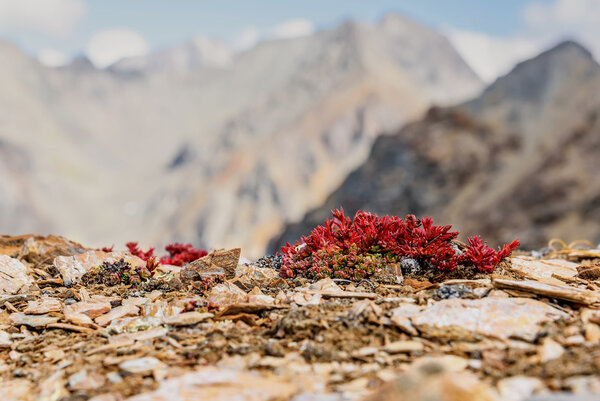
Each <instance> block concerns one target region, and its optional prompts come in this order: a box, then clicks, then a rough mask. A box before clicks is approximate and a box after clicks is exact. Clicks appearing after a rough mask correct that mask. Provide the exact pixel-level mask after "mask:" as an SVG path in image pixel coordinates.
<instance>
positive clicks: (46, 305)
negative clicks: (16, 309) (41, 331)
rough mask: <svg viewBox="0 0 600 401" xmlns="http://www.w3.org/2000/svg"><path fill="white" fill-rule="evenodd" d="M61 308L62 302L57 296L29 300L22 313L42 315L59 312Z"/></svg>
mask: <svg viewBox="0 0 600 401" xmlns="http://www.w3.org/2000/svg"><path fill="white" fill-rule="evenodd" d="M61 310H62V302H60V300H59V299H57V298H42V299H38V300H33V301H29V303H28V304H27V307H26V308H25V309H24V310H23V313H26V314H29V315H44V314H46V313H49V312H60V311H61Z"/></svg>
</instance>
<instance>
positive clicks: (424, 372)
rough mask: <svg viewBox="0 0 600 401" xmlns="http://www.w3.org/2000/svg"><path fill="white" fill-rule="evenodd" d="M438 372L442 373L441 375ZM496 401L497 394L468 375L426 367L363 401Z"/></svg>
mask: <svg viewBox="0 0 600 401" xmlns="http://www.w3.org/2000/svg"><path fill="white" fill-rule="evenodd" d="M440 370H442V371H441V372H440ZM459 400H460V401H498V398H497V397H496V392H495V391H493V389H492V388H490V387H489V385H487V384H485V383H484V382H481V381H479V380H478V379H477V376H475V375H474V374H472V373H469V372H447V371H444V370H443V368H441V367H439V366H435V365H433V364H429V365H428V366H423V367H420V368H419V369H411V370H410V371H408V372H406V373H403V374H402V375H400V376H399V377H398V378H397V379H396V380H393V381H391V382H390V383H387V384H386V385H384V386H382V387H381V388H380V389H379V390H377V391H376V392H375V393H374V394H373V395H372V396H370V397H368V398H367V399H366V401H459Z"/></svg>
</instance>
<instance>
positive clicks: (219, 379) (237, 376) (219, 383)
mask: <svg viewBox="0 0 600 401" xmlns="http://www.w3.org/2000/svg"><path fill="white" fill-rule="evenodd" d="M299 385H300V384H293V383H291V382H289V381H284V380H282V379H279V378H276V377H270V376H266V375H259V374H252V373H246V372H241V371H238V370H231V369H219V368H216V367H204V368H200V369H199V370H197V371H195V372H192V373H186V374H184V375H182V376H179V377H176V378H173V379H168V380H165V381H164V382H162V383H161V384H160V387H159V388H158V390H156V391H152V392H150V393H145V394H139V395H136V396H134V397H130V398H127V401H146V400H152V401H195V400H211V401H226V400H245V401H276V400H277V401H279V400H289V399H291V397H292V396H293V395H294V394H295V393H297V392H299V390H300V389H299Z"/></svg>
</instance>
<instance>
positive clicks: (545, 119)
mask: <svg viewBox="0 0 600 401" xmlns="http://www.w3.org/2000/svg"><path fill="white" fill-rule="evenodd" d="M599 112H600V66H599V65H598V64H597V63H596V62H595V61H594V60H593V58H592V56H591V55H590V53H589V52H588V51H587V50H586V49H584V48H582V47H581V46H579V45H578V44H576V43H573V42H565V43H562V44H560V45H558V46H556V47H555V48H553V49H551V50H549V51H547V52H545V53H543V54H540V55H539V56H537V57H535V58H534V59H532V60H529V61H526V62H523V63H521V64H519V65H517V66H516V67H515V68H514V69H513V70H512V71H511V72H510V73H509V74H508V75H506V76H504V77H502V78H500V79H498V80H497V81H496V82H495V83H494V84H492V85H491V86H490V87H488V88H487V89H486V90H485V91H484V92H483V94H482V95H481V96H479V97H476V98H475V99H473V100H471V101H469V102H466V103H463V104H461V105H458V106H456V107H448V108H433V109H431V110H430V111H429V112H428V113H427V115H426V116H425V117H424V118H423V119H421V120H420V121H417V122H415V123H412V124H409V125H408V126H406V127H405V128H404V129H402V130H401V131H400V132H398V133H397V134H395V135H393V136H385V137H380V138H379V139H377V141H376V142H375V144H374V146H373V148H372V150H371V154H370V156H369V158H368V160H367V161H366V162H365V163H364V164H363V165H362V166H361V167H359V168H358V169H356V170H355V171H354V172H353V173H351V174H350V175H349V177H348V178H347V179H346V180H345V181H344V183H343V184H342V185H341V186H340V187H339V189H337V190H336V191H334V192H333V193H332V194H331V195H330V196H329V197H328V198H327V200H326V201H325V202H324V203H323V204H322V205H321V206H320V207H318V208H316V209H314V210H312V211H311V212H309V213H308V214H307V215H306V216H305V217H304V218H303V220H302V221H301V222H300V223H296V224H293V225H290V226H288V227H287V228H286V229H285V231H284V232H283V234H282V235H281V236H280V237H279V238H277V239H276V240H274V241H273V243H272V246H271V247H272V248H276V247H277V246H278V245H280V244H283V243H285V242H286V241H290V242H291V241H294V240H295V239H297V238H298V237H299V236H300V235H302V234H306V233H307V232H309V231H310V228H311V227H313V226H314V225H315V224H317V223H320V222H322V221H323V220H324V219H325V218H327V217H328V215H329V210H330V209H332V208H336V207H338V206H339V205H343V206H344V207H345V208H346V210H347V211H348V212H355V211H356V210H358V209H365V210H370V211H373V212H377V213H391V214H395V215H400V216H403V215H405V214H407V213H415V214H417V215H432V216H433V217H434V218H435V219H436V221H440V222H445V223H446V224H453V225H454V226H455V227H456V228H458V229H459V230H460V231H461V232H466V233H467V234H474V233H481V234H482V235H483V236H484V238H487V239H489V240H490V241H491V242H496V243H499V242H502V241H506V240H508V239H510V238H513V237H514V236H517V237H518V238H519V239H520V240H521V243H522V244H523V245H524V247H525V248H527V247H540V246H543V245H545V244H546V242H547V241H548V240H549V239H551V238H553V237H560V238H563V239H565V240H576V239H582V238H589V239H591V240H595V241H600V228H599V227H598V224H597V222H598V219H599V218H600V180H598V176H599V174H600V163H598V154H599V152H600V121H599V120H598V116H599Z"/></svg>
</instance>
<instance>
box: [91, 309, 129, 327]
mask: <svg viewBox="0 0 600 401" xmlns="http://www.w3.org/2000/svg"><path fill="white" fill-rule="evenodd" d="M139 312H140V309H139V308H138V307H137V306H135V305H121V306H117V307H116V308H114V309H113V310H111V311H110V312H108V313H105V314H104V315H101V316H98V317H97V318H96V319H95V322H96V324H99V325H100V326H106V325H107V324H109V323H110V322H112V321H113V320H115V319H119V318H122V317H124V316H136V315H137V314H138V313H139Z"/></svg>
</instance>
